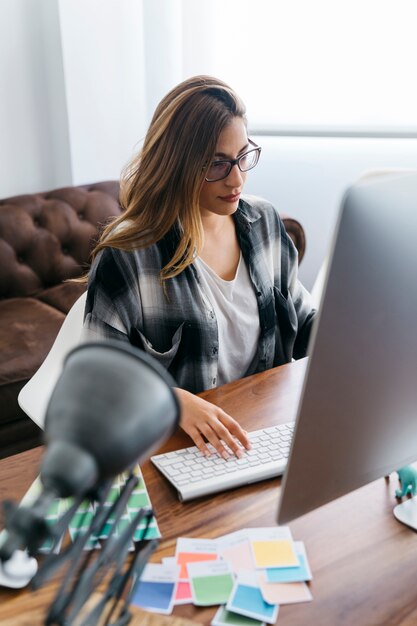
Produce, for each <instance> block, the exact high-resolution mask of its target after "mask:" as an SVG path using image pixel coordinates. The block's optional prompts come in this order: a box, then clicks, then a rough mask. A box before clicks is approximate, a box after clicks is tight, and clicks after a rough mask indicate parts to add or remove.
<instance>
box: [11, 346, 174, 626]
mask: <svg viewBox="0 0 417 626" xmlns="http://www.w3.org/2000/svg"><path fill="white" fill-rule="evenodd" d="M173 385H174V381H173V380H172V379H171V377H170V376H169V375H168V374H167V372H166V371H165V370H164V369H163V368H162V367H161V366H160V365H159V364H158V363H157V362H156V361H155V360H154V359H153V358H151V357H149V356H148V355H147V354H145V353H144V352H142V351H140V350H138V349H137V348H134V347H133V346H131V345H129V344H127V343H124V342H115V341H106V342H95V343H86V344H82V345H80V346H79V347H77V348H75V349H74V350H72V351H71V352H70V353H69V355H68V356H67V358H66V360H65V363H64V367H63V371H62V374H61V376H60V378H59V380H58V382H57V384H56V386H55V388H54V391H53V393H52V396H51V398H50V401H49V404H48V408H47V411H46V417H45V442H46V445H47V447H46V451H45V454H44V456H43V460H42V465H41V471H40V479H41V483H42V492H41V493H40V495H39V496H38V498H37V499H36V501H35V502H34V503H33V505H31V506H29V507H24V506H22V507H17V506H16V505H14V504H11V503H5V517H6V532H5V535H4V539H3V540H2V541H1V543H0V559H1V560H3V561H5V560H7V559H9V558H10V557H11V556H12V554H13V553H14V551H15V550H17V549H19V548H27V549H28V552H29V554H31V555H35V554H37V552H38V549H39V547H40V546H41V545H42V544H43V543H44V541H45V539H46V538H51V535H52V538H53V539H55V540H56V541H57V540H58V539H59V538H60V537H61V535H62V534H63V532H64V531H65V530H66V529H67V527H68V524H69V522H70V521H71V518H72V516H73V515H74V513H75V511H76V510H77V508H78V506H79V505H80V504H81V502H82V501H83V500H85V499H91V500H94V501H98V503H99V507H98V510H97V513H96V515H95V516H94V518H93V520H92V522H91V525H90V528H89V530H88V532H87V533H84V534H80V535H79V536H78V537H77V539H76V540H75V541H74V543H73V544H71V545H70V546H69V547H68V548H66V549H65V550H64V551H63V552H62V553H61V554H59V555H56V554H50V555H49V556H48V557H46V559H45V562H44V563H43V565H42V567H41V568H40V569H39V572H38V574H37V575H36V577H35V579H34V580H33V583H34V585H35V586H40V584H41V583H42V582H43V581H44V580H45V579H46V578H48V577H49V576H50V575H51V574H52V573H53V572H54V571H55V570H56V569H57V568H58V567H59V566H61V565H62V564H63V562H64V561H69V562H70V565H69V569H68V572H67V575H66V576H65V578H64V581H63V583H62V585H61V589H60V592H59V593H58V595H57V598H56V600H55V601H54V603H53V605H52V606H51V608H50V612H49V615H48V617H47V621H46V623H47V624H71V623H72V621H73V619H75V617H76V616H77V615H78V612H79V610H80V609H81V607H82V606H83V604H84V602H85V601H86V599H87V598H88V597H89V595H90V593H91V591H92V589H93V588H94V587H95V586H96V584H97V583H98V582H99V581H100V580H101V578H102V577H103V576H104V575H105V574H107V573H108V570H109V565H110V564H112V565H113V569H114V572H113V576H112V577H111V580H110V583H109V585H108V587H107V590H106V592H105V593H104V595H103V602H102V604H103V606H101V607H99V606H97V607H96V608H95V609H94V610H93V611H92V613H91V615H90V616H87V618H86V619H85V620H84V621H83V622H82V624H85V625H86V626H87V625H89V624H91V625H92V624H95V623H96V622H97V620H98V617H99V616H100V612H101V610H103V609H104V605H105V604H106V602H107V601H108V600H109V599H110V598H113V599H115V600H116V601H117V600H119V599H120V597H121V594H122V592H123V589H124V588H125V587H126V583H127V581H128V580H129V579H130V578H132V577H133V576H135V577H137V576H140V573H141V571H142V570H143V567H144V566H145V564H146V561H147V558H148V557H149V554H150V552H151V550H152V549H153V548H154V547H155V542H152V541H151V542H139V544H136V545H135V555H134V558H133V559H132V560H131V563H130V565H129V566H128V567H127V569H125V571H123V567H124V566H125V565H126V563H125V561H126V556H127V552H128V548H129V545H130V543H131V538H132V537H133V534H134V532H135V530H136V527H137V524H138V523H139V521H140V519H141V518H143V517H145V518H147V519H148V521H149V519H150V517H151V512H150V511H143V510H142V511H139V512H138V514H137V516H136V518H135V520H133V522H132V523H131V525H130V526H129V527H128V528H126V530H125V531H124V532H123V533H122V534H121V536H120V537H117V538H116V537H110V538H109V540H107V542H106V545H105V547H104V548H103V549H102V550H101V551H100V555H99V557H98V558H96V559H92V558H91V553H89V555H88V556H87V557H86V558H85V559H84V562H83V563H82V564H81V560H82V550H83V547H84V546H85V544H86V543H87V541H88V539H89V538H91V537H93V538H94V537H95V536H98V535H99V533H100V530H101V528H103V526H104V525H105V524H106V522H107V520H108V518H109V516H110V515H112V516H113V519H116V521H117V519H118V517H120V516H121V515H122V514H123V511H124V507H125V505H126V502H127V500H128V498H129V495H130V494H131V492H132V491H133V489H134V487H135V486H136V483H137V478H136V476H135V475H134V474H133V473H131V474H130V476H129V478H128V480H127V482H126V484H125V487H124V488H123V490H122V492H121V494H120V497H119V499H118V500H117V501H116V502H115V503H114V504H113V506H112V507H111V509H108V508H105V507H103V506H102V504H103V502H104V501H105V496H106V493H107V492H108V490H109V488H110V486H111V479H112V478H114V477H115V476H117V475H118V474H119V473H121V472H123V471H125V470H126V469H131V468H132V467H133V466H134V465H135V464H136V463H137V462H138V461H139V462H140V461H141V460H143V459H144V458H146V457H148V456H150V454H151V453H152V451H153V450H154V449H155V448H157V447H158V446H160V445H161V444H162V443H163V441H164V440H166V439H167V438H168V437H169V436H170V435H171V434H172V432H173V431H174V429H175V428H176V426H177V424H178V420H179V405H178V402H177V399H176V396H175V394H174V392H173V390H172V386H173ZM69 496H71V497H72V498H73V505H72V506H71V508H70V509H69V510H68V511H67V512H66V513H65V514H64V515H63V516H62V518H61V519H59V520H58V521H57V523H56V524H55V526H54V527H53V528H52V529H51V527H50V525H48V524H47V522H46V521H45V515H46V512H47V510H48V507H49V506H50V504H51V502H52V501H53V500H54V499H55V498H57V497H58V498H66V497H69ZM145 532H146V531H145ZM90 562H91V563H90ZM76 570H78V572H77V575H76V581H75V583H74V584H73V586H72V588H71V589H70V590H69V591H67V587H68V586H69V585H70V584H72V583H71V582H70V581H71V579H73V578H74V574H75V572H76ZM128 617H129V615H128V613H127V603H125V606H124V610H123V611H122V613H121V614H120V615H119V618H118V619H117V621H116V622H113V623H114V624H125V623H128ZM109 619H110V616H108V619H107V620H106V623H110V622H109ZM126 620H127V621H126Z"/></svg>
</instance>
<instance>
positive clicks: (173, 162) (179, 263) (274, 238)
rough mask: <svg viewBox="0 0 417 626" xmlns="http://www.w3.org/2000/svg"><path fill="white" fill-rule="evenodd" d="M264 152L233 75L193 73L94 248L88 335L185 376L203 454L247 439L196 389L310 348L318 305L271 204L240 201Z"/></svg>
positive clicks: (186, 404) (189, 422)
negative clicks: (230, 82) (226, 79)
mask: <svg viewBox="0 0 417 626" xmlns="http://www.w3.org/2000/svg"><path fill="white" fill-rule="evenodd" d="M260 151H261V148H260V147H258V146H256V144H255V143H254V142H253V141H252V140H251V139H249V138H248V136H247V129H246V118H245V108H244V105H243V103H242V101H241V100H240V98H239V97H238V96H237V95H236V94H235V93H234V91H233V90H232V89H231V88H230V87H228V86H227V85H226V84H225V83H223V82H222V81H220V80H217V79H215V78H212V77H209V76H197V77H194V78H190V79H189V80H186V81H184V82H183V83H181V84H180V85H178V86H177V87H175V88H174V89H173V90H172V91H171V92H170V93H168V94H167V96H166V97H165V98H164V99H163V100H162V101H161V103H160V104H159V106H158V107H157V109H156V111H155V114H154V116H153V119H152V121H151V124H150V127H149V130H148V133H147V135H146V138H145V141H144V144H143V148H142V150H141V151H140V153H139V155H138V156H137V157H136V158H135V159H134V160H133V161H132V163H131V164H130V165H129V166H128V168H127V170H126V172H125V175H124V177H123V178H122V181H121V203H122V206H123V208H124V212H123V214H122V215H121V216H120V217H118V218H117V219H116V220H115V221H114V222H112V224H110V225H109V226H108V227H107V228H106V229H105V231H104V233H103V236H102V238H101V240H100V242H99V243H98V245H97V247H96V248H95V250H94V254H93V257H94V260H93V264H92V267H91V271H90V274H89V281H88V296H87V304H86V314H85V327H86V329H87V332H94V333H95V334H97V333H98V334H99V335H100V336H101V337H105V338H119V339H122V340H125V341H129V342H130V343H132V344H133V345H135V346H138V347H139V348H141V349H143V350H145V351H146V352H148V353H149V354H151V355H152V356H153V357H155V358H156V359H157V360H158V361H159V362H160V363H162V365H164V367H165V368H166V369H168V370H169V371H170V373H171V374H172V376H173V377H174V379H175V380H176V382H177V384H178V389H177V394H178V398H179V401H180V404H181V414H182V415H181V426H182V428H183V429H184V430H185V431H186V432H187V433H188V434H189V435H190V437H191V438H192V439H193V441H194V442H195V444H196V445H197V446H198V448H199V449H200V450H201V451H202V452H203V454H206V455H209V454H210V451H209V449H208V447H207V443H206V442H210V443H211V444H212V445H213V446H214V447H215V449H216V450H217V452H218V453H219V454H221V455H222V456H223V457H224V458H227V457H228V456H229V454H230V452H232V453H234V454H236V455H237V456H241V455H242V448H243V447H244V448H249V447H250V444H249V441H248V438H247V433H246V432H245V431H244V430H242V428H241V427H240V426H239V424H238V423H237V422H236V421H235V419H233V418H232V417H231V416H230V415H227V414H226V413H225V412H224V411H222V410H221V409H220V408H218V407H217V406H214V405H212V404H211V403H209V402H207V401H205V400H203V399H202V398H199V397H197V396H196V395H194V394H195V393H198V392H200V391H203V390H205V389H209V388H212V387H216V386H218V385H221V384H223V383H226V382H229V381H232V380H236V379H238V378H241V377H243V376H246V375H249V374H252V373H255V372H260V371H263V370H265V369H268V368H271V367H273V366H275V365H279V364H281V363H285V362H288V361H290V360H291V359H292V358H293V357H296V358H298V357H301V356H304V355H305V353H306V348H307V343H308V337H309V332H310V327H311V323H312V320H313V316H314V310H313V308H312V305H311V301H310V297H309V294H308V292H307V291H306V290H305V289H304V288H303V287H302V285H301V284H300V282H299V281H298V278H297V252H296V250H295V247H294V245H293V244H292V242H291V240H290V239H289V237H288V236H287V234H286V232H285V229H284V227H283V225H282V222H281V221H280V219H279V217H278V215H277V213H276V211H275V210H274V208H273V207H272V206H271V205H270V204H269V203H267V202H266V201H264V200H260V199H258V198H254V197H251V198H249V197H248V198H245V199H244V198H242V197H241V193H242V191H243V187H244V184H245V180H246V176H247V171H248V170H250V169H252V168H253V167H254V166H255V165H256V164H257V162H258V159H259V155H260Z"/></svg>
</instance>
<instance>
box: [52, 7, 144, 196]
mask: <svg viewBox="0 0 417 626" xmlns="http://www.w3.org/2000/svg"><path fill="white" fill-rule="evenodd" d="M58 2H59V14H60V27H61V41H62V51H63V64H64V75H65V86H66V103H67V110H68V132H69V138H70V149H71V165H72V183H73V184H75V185H78V184H82V183H88V182H94V181H98V180H106V179H111V178H118V177H119V175H120V170H121V168H122V167H123V166H124V165H125V164H126V162H127V161H128V160H129V159H130V157H131V155H132V153H133V152H134V150H135V146H136V144H137V143H138V142H139V141H140V139H141V138H143V136H144V134H145V131H146V127H145V117H146V111H145V106H146V104H145V89H144V48H143V32H142V25H143V15H142V2H140V1H139V2H138V0H123V2H120V1H119V0H106V2H103V1H102V0H88V2H80V1H74V0H58Z"/></svg>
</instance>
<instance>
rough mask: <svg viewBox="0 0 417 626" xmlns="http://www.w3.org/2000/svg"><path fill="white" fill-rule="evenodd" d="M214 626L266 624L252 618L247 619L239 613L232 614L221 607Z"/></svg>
mask: <svg viewBox="0 0 417 626" xmlns="http://www.w3.org/2000/svg"><path fill="white" fill-rule="evenodd" d="M212 624H215V625H216V626H217V625H219V626H220V625H221V626H262V625H263V624H264V622H262V621H260V620H258V619H253V618H252V617H246V616H245V615H239V614H238V613H232V612H231V611H228V610H227V609H226V608H225V607H224V606H221V607H220V608H219V610H218V611H217V613H216V615H215V617H214V619H213V621H212Z"/></svg>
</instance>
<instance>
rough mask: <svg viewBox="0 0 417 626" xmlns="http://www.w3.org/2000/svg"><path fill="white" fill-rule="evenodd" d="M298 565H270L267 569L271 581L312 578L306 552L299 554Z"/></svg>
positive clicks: (296, 580) (291, 581)
mask: <svg viewBox="0 0 417 626" xmlns="http://www.w3.org/2000/svg"><path fill="white" fill-rule="evenodd" d="M298 558H299V561H300V565H299V566H298V567H270V568H268V569H266V570H265V572H266V580H267V582H269V583H299V582H303V581H306V580H311V572H310V568H309V567H308V564H307V561H306V558H305V556H304V554H299V555H298Z"/></svg>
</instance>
